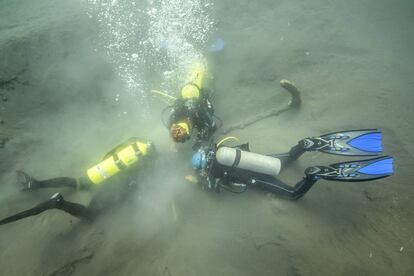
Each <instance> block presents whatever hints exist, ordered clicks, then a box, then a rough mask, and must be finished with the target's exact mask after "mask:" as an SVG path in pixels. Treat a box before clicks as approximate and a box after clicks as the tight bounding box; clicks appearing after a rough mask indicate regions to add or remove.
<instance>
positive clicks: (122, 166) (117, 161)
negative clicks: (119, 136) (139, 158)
mask: <svg viewBox="0 0 414 276" xmlns="http://www.w3.org/2000/svg"><path fill="white" fill-rule="evenodd" d="M113 158H114V162H115V165H116V166H117V167H118V169H119V170H120V171H122V170H123V169H126V168H127V166H126V165H125V164H124V162H122V161H121V159H119V156H118V154H117V153H115V154H114V155H113Z"/></svg>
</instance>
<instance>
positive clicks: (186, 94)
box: [181, 62, 207, 100]
mask: <svg viewBox="0 0 414 276" xmlns="http://www.w3.org/2000/svg"><path fill="white" fill-rule="evenodd" d="M206 75H207V70H206V66H205V65H203V64H202V63H201V62H198V63H196V64H194V65H193V66H192V67H191V70H190V72H189V74H188V75H187V77H186V84H185V85H184V87H183V88H182V89H181V97H182V98H183V99H184V100H189V99H198V98H199V97H200V89H202V88H203V87H204V85H205V83H204V82H205V78H206Z"/></svg>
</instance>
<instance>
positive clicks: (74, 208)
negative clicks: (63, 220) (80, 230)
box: [0, 193, 92, 225]
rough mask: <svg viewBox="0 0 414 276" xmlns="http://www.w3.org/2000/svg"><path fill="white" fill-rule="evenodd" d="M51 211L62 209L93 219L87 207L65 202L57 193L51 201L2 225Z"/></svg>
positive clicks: (9, 218)
mask: <svg viewBox="0 0 414 276" xmlns="http://www.w3.org/2000/svg"><path fill="white" fill-rule="evenodd" d="M50 209H60V210H63V211H65V212H67V213H69V214H71V215H73V216H76V217H79V218H85V219H91V218H92V216H91V213H90V211H89V210H88V208H86V207H85V206H83V205H81V204H77V203H72V202H69V201H65V200H64V199H63V196H62V195H61V194H59V193H56V194H54V195H53V196H52V197H50V199H48V200H47V201H44V202H42V203H40V204H38V205H36V206H35V207H33V208H31V209H29V210H26V211H23V212H20V213H18V214H15V215H12V216H10V217H8V218H5V219H3V220H0V225H3V224H7V223H10V222H13V221H17V220H20V219H24V218H27V217H30V216H35V215H38V214H40V213H43V212H44V211H46V210H50Z"/></svg>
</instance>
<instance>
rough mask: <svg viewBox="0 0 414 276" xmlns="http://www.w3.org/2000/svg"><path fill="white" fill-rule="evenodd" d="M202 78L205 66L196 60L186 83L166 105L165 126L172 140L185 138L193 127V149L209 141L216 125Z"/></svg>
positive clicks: (177, 140)
mask: <svg viewBox="0 0 414 276" xmlns="http://www.w3.org/2000/svg"><path fill="white" fill-rule="evenodd" d="M205 78H206V70H205V66H204V65H202V64H199V63H197V64H195V65H194V66H193V67H192V70H190V73H189V75H188V77H187V80H186V84H185V85H184V86H183V88H182V89H181V94H180V97H179V98H174V97H171V96H169V100H174V102H173V104H172V105H171V106H169V107H167V109H170V110H171V113H170V116H169V120H168V123H167V127H168V129H169V132H170V135H171V137H172V139H173V141H174V142H176V143H184V142H186V141H187V140H189V139H190V138H191V135H192V133H193V131H194V129H196V130H197V138H196V143H195V145H194V146H193V149H196V148H198V147H199V145H200V144H202V143H203V142H205V141H208V140H209V139H210V138H211V136H212V134H213V133H214V131H215V130H216V129H217V124H216V121H215V118H217V117H216V116H215V115H214V108H213V106H212V104H211V98H212V93H211V92H210V91H209V90H208V89H207V88H205V87H204V86H205ZM153 92H155V93H158V94H163V93H162V92H160V91H155V90H153ZM163 96H168V95H165V94H164V95H163ZM165 110H166V109H165Z"/></svg>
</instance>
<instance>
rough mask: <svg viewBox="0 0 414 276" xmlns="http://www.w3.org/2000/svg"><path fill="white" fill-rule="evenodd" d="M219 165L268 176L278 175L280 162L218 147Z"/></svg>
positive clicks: (264, 156) (254, 154) (251, 153)
mask: <svg viewBox="0 0 414 276" xmlns="http://www.w3.org/2000/svg"><path fill="white" fill-rule="evenodd" d="M216 160H217V162H218V163H219V164H221V165H224V166H228V167H233V168H239V169H244V170H248V171H252V172H257V173H263V174H268V175H278V174H279V172H280V167H281V162H280V160H279V159H277V158H275V157H271V156H267V155H262V154H258V153H253V152H248V151H243V150H240V149H236V148H229V147H220V148H219V149H218V150H217V152H216Z"/></svg>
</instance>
